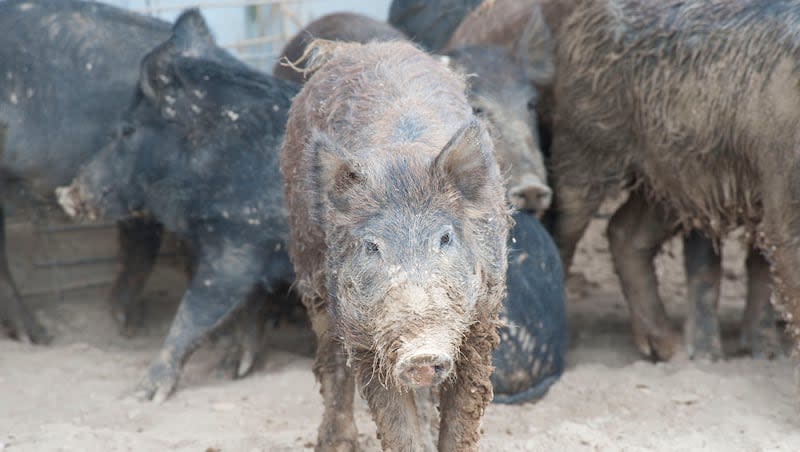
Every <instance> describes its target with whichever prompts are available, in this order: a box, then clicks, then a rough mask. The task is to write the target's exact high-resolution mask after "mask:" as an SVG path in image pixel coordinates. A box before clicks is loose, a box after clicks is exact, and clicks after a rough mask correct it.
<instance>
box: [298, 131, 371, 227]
mask: <svg viewBox="0 0 800 452" xmlns="http://www.w3.org/2000/svg"><path fill="white" fill-rule="evenodd" d="M306 155H308V156H310V157H311V158H312V159H313V164H312V165H311V167H312V171H311V178H312V180H311V181H310V182H311V183H310V184H309V185H310V186H311V187H312V189H313V191H314V193H321V194H322V195H323V196H320V197H319V198H320V199H319V201H317V203H318V204H317V206H316V207H315V208H314V215H315V216H317V218H319V216H320V215H321V214H322V213H323V212H324V210H325V208H324V200H325V199H327V200H328V201H329V202H330V205H331V207H333V208H334V209H335V210H337V211H347V210H348V208H349V204H350V203H349V202H348V196H347V195H348V194H349V193H350V192H351V191H352V190H353V189H354V188H355V187H356V186H358V185H363V184H364V183H365V181H366V175H365V173H364V169H363V167H362V166H361V165H360V164H359V163H358V162H355V161H353V160H351V159H350V158H348V157H347V156H346V155H345V154H344V152H342V150H341V148H340V147H339V146H338V145H337V144H336V143H334V142H333V141H332V140H331V139H330V137H328V135H326V134H325V133H322V132H319V131H317V132H314V133H312V135H311V138H310V139H309V141H308V142H307V143H306Z"/></svg>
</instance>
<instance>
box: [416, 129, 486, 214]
mask: <svg viewBox="0 0 800 452" xmlns="http://www.w3.org/2000/svg"><path fill="white" fill-rule="evenodd" d="M432 169H433V171H434V172H435V173H438V174H439V176H440V177H444V178H445V180H446V181H448V182H450V183H451V184H453V185H454V186H455V187H456V188H457V189H458V191H459V192H460V193H461V196H462V197H463V198H464V199H466V200H467V201H469V202H473V203H479V202H481V201H483V200H484V197H485V196H486V194H487V192H488V191H490V190H491V188H490V186H491V185H493V184H494V182H495V181H497V180H498V179H499V177H500V174H499V170H498V169H497V164H496V163H495V160H494V155H493V153H492V142H491V139H490V138H489V135H488V133H487V132H486V131H485V130H484V127H482V126H481V123H480V122H478V120H476V119H472V120H470V122H469V123H467V124H466V125H464V126H463V127H461V129H459V131H458V132H456V134H455V135H454V136H453V138H451V139H450V142H448V143H447V144H446V145H445V146H444V148H443V149H442V151H441V152H440V153H439V155H438V156H436V159H434V161H433V168H432Z"/></svg>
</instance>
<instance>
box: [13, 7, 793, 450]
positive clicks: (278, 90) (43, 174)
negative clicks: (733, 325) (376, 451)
mask: <svg viewBox="0 0 800 452" xmlns="http://www.w3.org/2000/svg"><path fill="white" fill-rule="evenodd" d="M0 29H3V30H4V31H5V33H3V36H2V37H0V159H2V163H1V165H2V166H1V167H0V189H1V190H2V196H3V198H2V202H3V205H6V204H10V203H13V202H25V201H26V200H30V199H31V198H44V199H47V198H52V197H53V194H54V193H55V195H56V196H55V197H56V198H57V201H58V202H59V203H60V205H61V207H63V209H64V210H65V211H66V212H67V213H68V214H69V215H70V216H73V217H76V218H78V219H90V220H94V219H97V218H105V219H109V220H113V221H116V222H117V225H118V231H119V250H120V271H119V273H118V276H117V279H116V281H115V283H114V285H113V287H112V290H111V296H110V302H111V303H110V304H111V313H112V316H113V318H114V320H115V321H116V323H117V324H118V326H119V328H120V330H121V332H122V333H124V334H134V333H135V332H136V330H137V328H139V327H141V326H142V323H143V321H144V315H143V313H144V309H143V306H142V301H141V297H140V292H141V289H142V286H143V285H144V282H145V280H146V279H147V277H148V275H149V274H150V272H151V270H152V268H153V266H154V261H155V259H156V256H157V254H158V249H159V246H160V241H161V235H162V233H163V232H164V231H170V232H171V233H174V234H175V235H176V236H177V237H178V238H179V239H181V241H182V244H183V245H185V246H184V247H183V248H182V249H183V250H184V251H185V253H186V257H187V262H188V264H187V266H186V267H187V268H186V273H187V276H188V277H189V287H188V289H187V290H186V292H185V294H184V296H183V299H182V300H181V303H180V305H179V308H178V311H177V313H176V314H175V318H174V320H173V322H172V325H171V327H170V330H169V332H168V335H167V337H166V339H165V341H164V345H163V347H162V349H161V352H160V353H159V354H158V356H157V357H156V358H155V359H154V361H153V362H152V364H151V366H150V367H149V369H148V370H147V372H146V374H145V376H144V378H143V379H142V381H141V383H140V384H139V386H138V388H137V393H138V394H139V396H140V397H141V398H143V399H146V400H147V399H151V400H156V401H163V400H164V399H166V398H167V397H168V396H169V395H170V393H171V392H172V391H174V389H175V387H176V384H177V381H178V378H179V374H180V371H181V367H182V365H183V364H184V362H185V361H186V360H187V359H188V357H189V355H190V354H191V353H192V352H193V351H194V350H195V349H196V348H197V347H198V346H200V345H201V344H202V343H203V341H204V340H205V339H207V338H208V337H209V335H210V334H212V333H214V332H215V331H216V330H219V329H220V327H222V326H223V325H225V324H231V325H232V326H233V334H234V335H235V338H236V341H237V343H238V347H237V348H236V356H227V357H226V361H228V362H229V363H234V367H235V374H236V375H237V376H243V375H245V374H246V373H247V372H249V370H250V369H251V367H252V365H253V361H254V357H255V356H256V355H257V354H258V352H259V350H258V348H259V346H260V344H261V343H262V341H261V336H262V335H263V333H264V331H263V329H264V320H265V317H266V316H267V313H266V311H267V307H268V306H270V305H275V304H280V303H296V302H297V301H296V300H297V299H299V300H300V302H302V305H303V306H304V307H305V309H306V312H307V313H308V316H309V318H310V321H311V326H312V328H313V330H314V332H315V333H316V336H317V339H318V341H317V358H316V362H315V365H314V373H315V374H316V377H317V379H318V381H319V383H320V387H321V393H322V397H323V401H324V414H323V418H322V421H321V424H320V427H319V433H318V444H317V448H318V450H337V451H340V450H354V449H356V448H357V430H356V426H355V421H354V417H353V402H354V397H355V391H356V390H358V392H359V394H360V395H361V396H362V397H364V399H365V400H366V401H367V403H368V405H369V407H370V412H371V413H372V415H373V419H374V420H375V422H376V424H377V426H378V433H379V437H380V440H381V443H382V445H383V447H384V449H386V450H395V451H397V450H403V451H405V450H408V451H412V450H414V451H416V450H447V451H464V450H476V449H477V442H478V438H479V431H480V428H479V427H480V421H481V416H482V414H483V411H484V409H485V407H486V406H487V404H488V403H489V402H490V401H492V400H493V399H494V400H495V401H497V402H503V403H517V402H522V401H529V400H535V399H538V398H540V397H542V396H543V395H544V394H545V393H546V391H547V389H548V388H549V387H550V386H551V385H552V384H553V383H554V382H555V381H556V380H557V379H558V377H559V376H560V374H561V372H562V371H563V368H564V354H565V351H566V337H567V325H566V319H565V312H564V302H563V291H564V288H563V275H562V263H563V268H564V269H568V268H569V265H570V262H571V259H572V255H573V253H574V251H575V247H576V244H577V242H578V241H579V239H580V238H581V236H582V234H583V232H584V230H585V229H586V227H587V225H588V223H589V221H590V219H591V218H592V216H593V215H594V214H595V212H596V211H597V209H598V208H599V206H600V204H601V203H602V202H603V200H605V199H606V198H608V197H609V196H611V195H614V194H615V193H618V192H620V191H625V192H627V193H628V198H627V201H625V202H624V204H622V206H621V207H619V208H618V209H617V210H616V212H615V213H614V214H613V216H612V218H611V219H610V221H609V226H608V238H609V244H610V251H611V254H612V258H613V262H614V266H615V269H616V272H617V274H618V275H619V279H620V283H621V286H622V289H623V292H624V295H625V298H626V300H627V303H628V307H629V311H630V317H631V321H632V329H633V338H634V341H635V343H636V345H637V347H638V348H639V349H640V350H641V352H642V353H643V354H644V355H646V356H647V357H649V358H651V359H662V360H666V359H669V358H670V357H671V356H672V355H673V353H674V351H675V347H676V346H677V344H676V337H677V335H676V333H675V332H674V331H672V327H671V326H670V321H669V319H668V318H667V315H666V311H665V309H664V306H663V302H662V300H661V298H660V297H659V294H658V290H657V278H656V271H655V267H654V264H653V259H654V257H655V256H656V254H657V253H658V252H659V250H660V247H661V245H662V244H663V243H664V242H665V241H666V240H667V239H669V238H670V237H672V236H674V235H676V234H678V233H682V234H683V235H684V237H685V238H684V243H685V246H684V249H685V266H686V274H687V284H688V288H689V290H688V302H689V311H688V312H689V315H688V316H687V321H686V325H685V340H686V347H687V349H688V353H689V356H690V357H694V358H711V359H716V358H721V357H722V347H721V340H720V330H719V322H718V320H717V314H716V308H717V305H718V301H719V296H720V278H721V273H722V272H721V263H720V262H721V258H720V254H719V249H720V248H719V242H720V240H721V239H723V238H724V237H725V235H726V234H727V233H728V232H729V231H731V230H732V229H733V228H736V227H741V226H743V227H745V228H746V231H747V237H748V238H749V239H750V240H751V242H750V244H749V245H750V248H751V252H750V254H749V256H748V258H747V264H746V265H747V273H748V294H747V300H746V308H745V312H744V315H743V321H742V326H741V347H742V349H744V350H747V351H748V352H750V353H751V354H752V355H753V356H757V357H771V356H774V355H775V354H777V353H779V351H780V337H779V335H780V333H779V330H778V329H777V328H776V321H777V320H778V317H779V316H778V315H777V314H776V312H778V311H779V312H781V313H782V315H783V318H784V319H785V320H786V322H787V325H788V330H789V332H790V333H791V334H792V335H793V336H794V337H795V339H797V338H799V337H800V278H798V277H797V275H796V274H795V273H796V270H795V271H793V270H792V269H793V268H794V269H797V268H800V209H799V210H798V213H797V214H795V212H794V209H795V208H796V207H798V203H800V182H799V181H800V173H798V174H795V171H800V3H798V2H797V1H793V0H772V1H769V2H764V1H758V0H737V1H734V0H723V1H716V2H706V1H702V0H689V1H683V0H682V1H678V0H483V1H478V0H437V1H422V0H395V1H394V2H393V3H392V6H391V10H390V17H389V23H385V22H381V21H377V20H374V19H370V18H367V17H364V16H360V15H356V14H350V13H339V14H332V15H328V16H324V17H322V18H320V19H318V20H316V21H314V22H312V23H311V24H309V25H308V26H307V27H306V28H305V29H304V30H302V31H301V32H299V33H298V34H297V35H296V37H295V38H294V39H293V40H291V41H290V42H289V43H288V44H287V46H286V48H285V49H284V52H283V58H282V59H281V60H280V62H279V63H278V64H277V65H276V66H275V68H274V71H273V75H268V74H264V73H260V72H258V71H255V70H253V69H252V68H250V67H248V66H246V65H245V64H243V63H241V62H240V61H238V60H237V59H236V58H235V57H234V56H232V55H231V54H229V53H228V52H226V51H225V50H223V49H221V48H220V47H218V46H217V44H216V43H215V41H214V38H213V36H212V34H211V33H210V31H209V29H208V27H207V26H206V24H205V22H204V20H203V18H202V16H201V15H200V14H199V13H198V12H197V11H195V10H189V11H186V12H184V13H183V14H182V15H181V16H180V17H179V18H178V19H177V20H176V21H175V23H174V24H172V25H170V24H167V23H165V22H162V21H159V20H156V19H153V18H148V17H143V16H140V15H137V14H134V13H131V12H127V11H123V10H119V9H116V8H113V7H110V6H107V5H103V4H98V3H91V2H83V1H79V0H6V1H2V2H0ZM551 187H552V189H551ZM0 215H3V210H2V206H0ZM540 220H541V221H542V222H543V223H544V224H545V226H546V228H545V226H543V225H542V223H540V222H539V221H540ZM2 225H3V217H0V227H2ZM551 234H552V239H551ZM0 252H2V260H0V263H2V265H0V288H1V289H2V292H3V293H2V298H1V299H0V321H2V324H3V327H4V329H5V330H6V331H7V333H8V334H9V336H11V337H14V338H17V339H19V340H23V341H28V342H33V343H47V342H48V341H49V339H50V336H49V335H48V333H47V332H46V331H45V330H44V328H43V327H42V326H41V325H40V324H39V323H38V322H37V320H36V318H35V316H34V315H33V313H32V312H31V311H30V310H29V309H28V308H27V307H26V306H25V303H24V301H23V300H22V299H21V297H20V294H19V291H18V290H17V289H16V286H15V284H14V282H13V280H12V278H11V274H10V267H9V263H8V262H7V259H6V258H5V254H6V253H5V233H4V228H3V229H0ZM11 265H13V263H12V264H11ZM773 291H774V292H775V293H774V297H773ZM290 292H291V294H293V297H290V296H288V295H289V293H290ZM771 298H774V300H775V305H776V306H775V307H778V308H779V310H777V311H776V309H775V307H774V306H773V304H772V303H771V302H770V299H771Z"/></svg>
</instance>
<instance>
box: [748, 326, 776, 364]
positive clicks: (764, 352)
mask: <svg viewBox="0 0 800 452" xmlns="http://www.w3.org/2000/svg"><path fill="white" fill-rule="evenodd" d="M739 348H740V349H741V350H742V351H744V352H749V353H750V356H752V357H753V358H755V359H774V358H776V357H778V356H781V355H783V354H784V352H783V347H782V346H781V338H780V332H779V331H778V329H777V328H775V327H773V326H771V325H770V326H769V327H767V328H761V329H760V330H759V331H754V332H749V333H748V332H744V331H743V332H742V336H741V339H740V340H739Z"/></svg>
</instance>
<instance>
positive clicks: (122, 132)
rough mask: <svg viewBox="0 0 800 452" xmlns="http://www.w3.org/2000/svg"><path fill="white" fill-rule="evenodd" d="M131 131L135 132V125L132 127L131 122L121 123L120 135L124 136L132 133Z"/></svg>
mask: <svg viewBox="0 0 800 452" xmlns="http://www.w3.org/2000/svg"><path fill="white" fill-rule="evenodd" d="M133 132H136V127H133V124H123V125H122V126H121V127H120V129H119V133H120V135H122V136H123V137H125V138H127V137H129V136H131V135H133Z"/></svg>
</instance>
